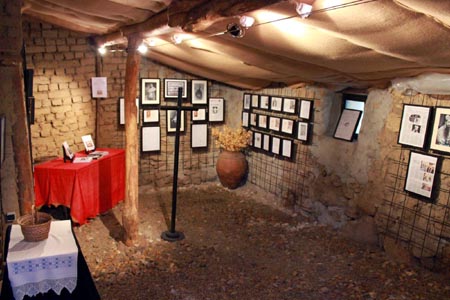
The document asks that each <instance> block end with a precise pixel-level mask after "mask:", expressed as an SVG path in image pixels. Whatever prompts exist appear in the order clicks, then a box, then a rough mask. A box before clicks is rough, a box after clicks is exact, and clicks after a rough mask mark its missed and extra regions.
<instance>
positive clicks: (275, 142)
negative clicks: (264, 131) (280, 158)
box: [270, 136, 281, 155]
mask: <svg viewBox="0 0 450 300" xmlns="http://www.w3.org/2000/svg"><path fill="white" fill-rule="evenodd" d="M270 148H271V149H270V152H272V153H273V154H277V155H279V154H280V153H281V139H280V138H279V137H276V136H273V137H272V144H271V147H270Z"/></svg>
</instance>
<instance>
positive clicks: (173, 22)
mask: <svg viewBox="0 0 450 300" xmlns="http://www.w3.org/2000/svg"><path fill="white" fill-rule="evenodd" d="M283 1H292V0H247V1H242V0H213V1H207V0H194V1H183V0H175V1H173V2H172V3H171V4H170V5H169V6H168V7H167V9H166V10H164V11H161V12H160V13H158V14H156V15H154V16H152V17H151V18H149V19H148V20H146V21H144V22H141V23H137V24H133V25H129V26H126V27H123V28H121V29H120V30H119V31H116V32H112V33H109V34H105V35H102V36H97V37H95V38H94V40H95V42H96V44H97V45H104V44H114V43H120V42H123V38H124V37H127V36H130V35H141V36H142V35H144V34H146V35H150V34H151V33H152V32H154V31H157V30H158V29H160V28H163V27H166V26H169V27H172V28H176V27H178V28H181V29H183V31H185V32H198V31H201V30H203V29H205V28H206V27H207V26H209V25H210V24H211V23H213V22H215V21H218V20H220V19H222V18H226V17H232V16H239V15H242V14H245V13H247V12H250V11H254V10H257V9H260V8H263V7H266V6H268V5H272V4H275V3H279V2H283ZM314 1H315V0H303V1H302V2H305V3H310V4H312V3H313V2H314Z"/></svg>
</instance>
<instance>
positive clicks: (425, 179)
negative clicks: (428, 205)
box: [405, 151, 439, 199]
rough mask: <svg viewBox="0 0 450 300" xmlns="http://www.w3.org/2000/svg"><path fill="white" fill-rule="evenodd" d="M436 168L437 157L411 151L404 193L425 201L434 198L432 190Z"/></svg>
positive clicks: (437, 163) (437, 164)
mask: <svg viewBox="0 0 450 300" xmlns="http://www.w3.org/2000/svg"><path fill="white" fill-rule="evenodd" d="M438 166H439V159H438V157H436V156H432V155H427V154H423V153H418V152H414V151H411V153H410V155H409V162H408V171H407V173H406V180H405V191H408V192H411V193H414V194H417V195H420V196H422V197H425V198H427V199H432V198H434V197H433V196H434V193H433V190H434V185H435V180H436V176H435V175H436V173H437V169H438Z"/></svg>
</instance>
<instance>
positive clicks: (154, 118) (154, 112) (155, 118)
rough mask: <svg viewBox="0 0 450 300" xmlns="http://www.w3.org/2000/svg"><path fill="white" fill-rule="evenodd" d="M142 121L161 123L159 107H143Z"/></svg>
mask: <svg viewBox="0 0 450 300" xmlns="http://www.w3.org/2000/svg"><path fill="white" fill-rule="evenodd" d="M142 123H144V124H146V123H159V109H143V110H142Z"/></svg>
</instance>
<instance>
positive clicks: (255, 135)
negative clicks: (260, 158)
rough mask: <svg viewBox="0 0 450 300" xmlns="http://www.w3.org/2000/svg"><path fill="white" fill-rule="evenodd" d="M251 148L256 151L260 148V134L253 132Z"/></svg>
mask: <svg viewBox="0 0 450 300" xmlns="http://www.w3.org/2000/svg"><path fill="white" fill-rule="evenodd" d="M253 147H255V148H257V149H261V148H262V133H261V132H257V131H255V132H253Z"/></svg>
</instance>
